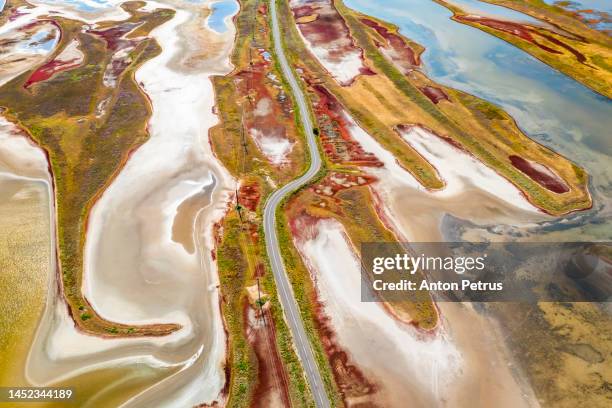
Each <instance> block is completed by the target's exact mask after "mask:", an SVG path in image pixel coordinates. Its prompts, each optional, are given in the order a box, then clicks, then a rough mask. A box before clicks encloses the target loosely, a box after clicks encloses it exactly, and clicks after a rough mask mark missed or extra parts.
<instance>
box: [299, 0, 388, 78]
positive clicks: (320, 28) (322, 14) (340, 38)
mask: <svg viewBox="0 0 612 408" xmlns="http://www.w3.org/2000/svg"><path fill="white" fill-rule="evenodd" d="M292 3H293V2H292ZM299 3H300V4H302V5H299V6H295V7H292V11H293V15H294V17H295V19H296V20H297V19H299V18H301V17H307V16H311V15H315V14H316V19H314V20H313V21H308V22H302V23H297V25H298V28H299V29H300V31H301V33H302V35H303V36H304V37H305V38H306V39H307V40H308V41H309V42H310V43H311V44H312V45H313V46H314V47H318V48H323V49H325V50H326V51H327V57H326V59H327V60H329V61H330V62H334V63H341V62H342V61H343V60H345V59H346V56H347V55H348V54H352V53H355V52H357V53H359V56H360V59H361V62H362V66H361V67H360V68H359V73H360V74H361V75H376V74H375V73H374V72H373V71H372V70H371V69H370V68H368V67H367V66H366V65H365V63H364V57H363V49H361V48H360V47H358V46H357V45H356V44H355V42H354V41H353V37H352V36H351V33H350V31H349V28H348V26H347V25H346V22H345V21H344V19H343V18H342V16H341V15H340V13H338V10H336V7H335V6H334V4H333V1H330V0H311V1H308V2H307V3H308V4H303V3H306V1H305V0H302V1H300V2H299ZM332 74H333V73H332ZM353 81H354V78H353V79H352V80H351V81H348V82H347V83H342V85H343V86H348V85H350V84H351V83H352V82H353Z"/></svg>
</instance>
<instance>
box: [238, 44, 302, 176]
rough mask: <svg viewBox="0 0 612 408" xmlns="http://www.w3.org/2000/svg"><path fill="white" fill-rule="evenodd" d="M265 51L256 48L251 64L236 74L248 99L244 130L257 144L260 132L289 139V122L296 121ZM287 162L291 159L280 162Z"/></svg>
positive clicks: (242, 94)
mask: <svg viewBox="0 0 612 408" xmlns="http://www.w3.org/2000/svg"><path fill="white" fill-rule="evenodd" d="M266 55H267V54H266V53H265V50H264V49H259V50H257V51H256V50H253V51H252V54H251V58H252V60H251V64H250V65H249V68H248V69H245V70H242V71H240V72H237V73H236V75H235V77H236V78H237V81H236V91H237V93H238V94H239V97H240V98H245V97H248V103H245V104H243V109H244V114H243V124H244V128H245V132H246V134H247V135H248V136H250V137H252V139H253V140H254V141H255V143H256V144H257V145H258V146H259V140H258V137H259V136H267V137H273V138H276V139H289V137H288V133H287V123H288V121H290V122H291V123H292V122H293V106H292V104H291V100H290V99H289V98H288V97H287V95H286V94H285V92H284V91H283V90H282V89H281V85H280V82H279V81H278V79H277V78H275V77H273V76H271V62H270V59H269V57H266ZM274 90H278V92H276V93H274ZM268 159H270V158H268ZM285 164H289V162H288V161H283V162H281V163H280V165H285Z"/></svg>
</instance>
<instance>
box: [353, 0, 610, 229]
mask: <svg viewBox="0 0 612 408" xmlns="http://www.w3.org/2000/svg"><path fill="white" fill-rule="evenodd" d="M456 1H462V2H465V1H469V2H473V1H472V0H456ZM345 3H346V5H347V6H349V7H352V8H354V9H356V10H358V11H360V12H363V13H366V14H370V15H373V16H375V17H378V18H381V19H383V20H386V21H389V22H392V23H394V24H396V25H397V26H398V27H399V28H400V31H401V33H402V34H404V35H405V36H407V37H409V38H411V39H413V40H415V41H417V42H419V43H420V44H422V45H424V46H425V47H426V49H427V50H426V52H425V53H424V55H423V62H424V70H425V72H426V73H427V75H429V76H430V77H431V78H433V79H434V80H436V81H438V82H441V83H443V84H445V85H448V86H451V87H453V88H456V89H460V90H462V91H465V92H469V93H471V94H474V95H476V96H478V97H481V98H483V99H486V100H488V101H490V102H493V103H495V104H497V105H499V106H501V107H503V108H504V109H505V110H506V111H507V112H509V113H510V114H511V115H512V116H513V117H514V119H515V120H516V121H517V123H518V125H519V126H520V127H521V129H523V130H524V131H525V132H526V133H527V134H528V135H529V136H530V137H532V138H534V139H536V140H537V141H539V142H541V143H543V144H545V145H547V146H549V147H551V148H552V149H554V150H556V151H557V152H559V153H561V154H563V155H565V156H566V157H568V158H569V159H571V160H573V161H575V162H577V163H578V164H580V165H581V166H583V167H585V168H586V169H587V170H588V171H589V173H590V174H591V175H592V181H591V184H592V187H593V188H592V193H593V195H594V198H595V206H594V207H595V210H593V211H591V212H589V213H588V216H583V217H581V218H585V219H588V220H584V221H580V224H581V226H582V227H585V228H587V229H591V228H592V233H593V234H597V235H601V234H600V233H601V229H600V228H598V227H597V226H596V224H594V223H593V224H592V222H602V220H601V218H600V217H599V215H600V214H599V213H597V214H595V213H596V212H597V211H598V210H601V208H600V207H601V206H606V207H608V206H609V205H610V203H611V202H612V197H611V196H610V185H611V183H612V165H611V164H612V157H611V156H610V155H611V154H612V141H611V140H610V137H609V134H610V132H609V129H610V128H611V127H612V101H611V100H609V99H608V98H606V97H603V96H601V95H599V94H597V93H595V92H593V91H591V90H589V89H588V88H586V87H585V86H583V85H581V84H580V83H578V82H576V81H574V80H573V79H571V78H569V77H567V76H565V75H563V74H561V73H559V72H558V71H556V70H554V69H552V68H550V67H549V66H547V65H546V64H544V63H542V62H540V61H538V60H537V59H535V58H533V57H531V56H530V55H528V54H526V53H525V52H523V51H521V50H520V49H518V48H516V47H514V46H512V45H510V44H508V43H506V42H504V41H502V40H500V39H498V38H496V37H494V36H491V35H489V34H487V33H485V32H483V31H481V30H478V29H476V28H473V27H469V26H466V25H463V24H460V23H457V22H454V21H452V20H451V19H450V17H451V15H452V13H451V12H450V11H449V10H448V9H446V8H445V7H443V6H440V5H439V4H437V3H434V2H433V1H422V0H346V1H345ZM518 14H520V13H518ZM510 15H515V16H516V13H512V14H506V16H510ZM582 215H584V213H583V214H582ZM570 217H578V215H573V216H570ZM604 222H609V220H604ZM596 231H599V232H596ZM587 232H588V231H586V230H584V229H583V230H582V231H581V233H585V236H586V235H587V234H586V233H587ZM578 236H579V235H577V233H576V235H575V236H574V237H575V238H576V237H578ZM609 237H610V234H609V232H608V233H604V235H603V238H609Z"/></svg>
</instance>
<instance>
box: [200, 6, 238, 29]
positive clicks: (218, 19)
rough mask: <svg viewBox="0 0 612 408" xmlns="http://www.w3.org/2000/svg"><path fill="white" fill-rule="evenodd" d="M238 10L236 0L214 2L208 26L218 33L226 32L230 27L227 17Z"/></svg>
mask: <svg viewBox="0 0 612 408" xmlns="http://www.w3.org/2000/svg"><path fill="white" fill-rule="evenodd" d="M238 10H239V6H238V2H236V1H235V0H221V1H219V2H216V3H213V5H212V7H211V14H210V16H209V17H208V26H209V27H210V28H211V29H213V30H215V31H216V32H218V33H224V32H226V31H227V29H228V26H227V21H226V19H227V18H228V17H231V16H233V15H234V14H236V13H237V12H238Z"/></svg>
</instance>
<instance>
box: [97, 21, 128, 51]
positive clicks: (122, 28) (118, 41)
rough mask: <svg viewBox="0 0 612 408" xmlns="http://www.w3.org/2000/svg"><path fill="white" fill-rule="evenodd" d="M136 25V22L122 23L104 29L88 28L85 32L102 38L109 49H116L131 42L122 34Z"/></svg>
mask: <svg viewBox="0 0 612 408" xmlns="http://www.w3.org/2000/svg"><path fill="white" fill-rule="evenodd" d="M137 26H138V24H137V23H123V24H119V25H116V26H113V27H112V28H107V29H106V30H88V31H87V32H88V33H90V34H94V35H96V36H98V37H101V38H102V39H104V41H105V42H106V48H108V49H109V50H111V51H118V50H120V49H122V48H126V46H127V45H128V44H132V43H133V41H131V40H127V39H125V38H124V36H125V35H126V34H127V33H129V32H130V31H132V30H133V29H135V28H136V27H137Z"/></svg>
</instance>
